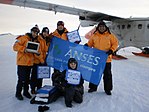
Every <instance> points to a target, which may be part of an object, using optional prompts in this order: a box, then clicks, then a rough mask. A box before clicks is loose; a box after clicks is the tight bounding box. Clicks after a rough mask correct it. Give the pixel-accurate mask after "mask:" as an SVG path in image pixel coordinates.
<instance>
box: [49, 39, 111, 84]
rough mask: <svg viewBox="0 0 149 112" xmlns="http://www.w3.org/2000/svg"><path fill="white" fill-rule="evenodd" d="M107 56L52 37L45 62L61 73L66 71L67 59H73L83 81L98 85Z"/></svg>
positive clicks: (95, 50) (103, 52)
mask: <svg viewBox="0 0 149 112" xmlns="http://www.w3.org/2000/svg"><path fill="white" fill-rule="evenodd" d="M107 56H108V55H107V54H106V52H105V51H101V50H98V49H94V48H89V47H86V46H83V45H80V44H76V43H71V42H69V41H65V40H62V39H60V38H57V37H53V39H52V42H51V43H50V47H49V51H48V56H47V59H46V61H47V64H48V66H51V67H53V68H55V69H58V70H60V71H63V70H65V69H67V62H68V60H69V58H75V59H76V60H77V61H78V70H79V71H80V72H81V74H82V76H83V79H84V80H86V81H89V82H91V83H93V84H96V85H98V84H99V82H100V80H101V77H102V73H103V70H104V68H105V64H106V60H107Z"/></svg>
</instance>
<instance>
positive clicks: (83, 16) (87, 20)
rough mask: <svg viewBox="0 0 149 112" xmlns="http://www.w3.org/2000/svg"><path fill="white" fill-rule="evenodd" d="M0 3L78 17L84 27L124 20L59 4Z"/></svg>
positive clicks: (4, 0)
mask: <svg viewBox="0 0 149 112" xmlns="http://www.w3.org/2000/svg"><path fill="white" fill-rule="evenodd" d="M0 3H2V4H9V5H16V6H22V7H29V8H35V9H42V10H48V11H54V12H55V14H56V13H57V12H60V13H66V14H72V15H77V16H79V19H80V20H81V26H83V27H87V26H93V25H95V24H97V23H98V22H99V21H100V20H106V21H115V20H119V19H121V20H123V19H124V18H120V17H117V16H111V15H108V14H104V13H100V12H93V11H88V10H83V9H78V8H73V7H67V6H62V5H57V4H52V3H47V2H41V1H35V0H0Z"/></svg>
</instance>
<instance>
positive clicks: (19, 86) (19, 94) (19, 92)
mask: <svg viewBox="0 0 149 112" xmlns="http://www.w3.org/2000/svg"><path fill="white" fill-rule="evenodd" d="M22 87H23V83H22V81H20V80H18V84H17V86H16V94H15V97H16V98H17V99H18V100H23V96H22V94H21V92H22Z"/></svg>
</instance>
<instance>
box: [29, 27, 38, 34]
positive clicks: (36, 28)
mask: <svg viewBox="0 0 149 112" xmlns="http://www.w3.org/2000/svg"><path fill="white" fill-rule="evenodd" d="M32 31H33V32H37V33H39V32H40V30H39V28H38V27H36V26H34V27H33V28H32V29H31V32H32Z"/></svg>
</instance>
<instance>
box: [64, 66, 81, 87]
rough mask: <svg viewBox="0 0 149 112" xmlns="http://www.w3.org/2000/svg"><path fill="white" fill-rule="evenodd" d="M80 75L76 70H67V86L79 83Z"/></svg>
mask: <svg viewBox="0 0 149 112" xmlns="http://www.w3.org/2000/svg"><path fill="white" fill-rule="evenodd" d="M80 79H81V73H80V72H79V71H76V70H70V69H69V70H68V71H67V72H66V80H67V82H68V83H69V84H73V85H78V84H79V83H80Z"/></svg>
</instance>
